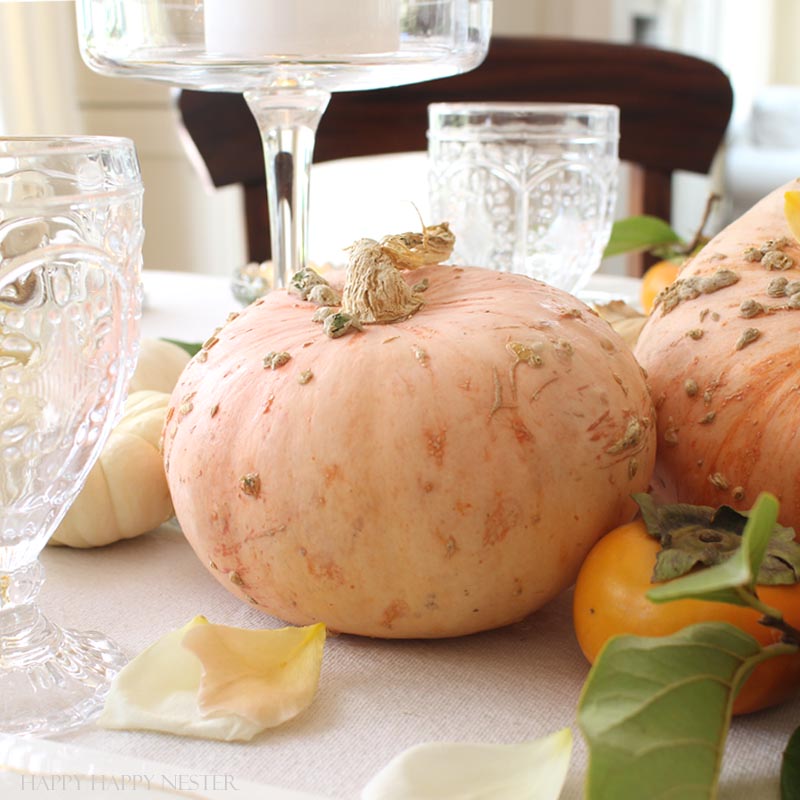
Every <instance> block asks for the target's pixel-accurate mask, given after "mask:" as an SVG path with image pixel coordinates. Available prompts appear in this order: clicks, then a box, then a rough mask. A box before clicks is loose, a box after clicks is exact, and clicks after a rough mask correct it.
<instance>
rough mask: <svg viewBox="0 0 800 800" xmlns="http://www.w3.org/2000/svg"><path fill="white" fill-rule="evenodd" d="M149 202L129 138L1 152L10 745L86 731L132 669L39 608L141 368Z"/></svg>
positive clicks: (0, 331) (104, 645)
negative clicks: (71, 519) (60, 534)
mask: <svg viewBox="0 0 800 800" xmlns="http://www.w3.org/2000/svg"><path fill="white" fill-rule="evenodd" d="M141 204H142V184H141V177H140V173H139V165H138V162H137V159H136V154H135V151H134V147H133V144H132V142H130V141H129V140H127V139H110V138H92V137H85V138H70V137H63V138H41V139H0V504H1V505H0V733H14V734H31V733H35V734H53V733H58V732H61V731H64V730H67V729H69V728H73V727H76V726H78V725H81V724H83V723H84V722H86V721H87V720H88V719H90V718H91V717H92V716H93V714H94V713H95V712H96V711H99V709H100V707H101V706H102V704H103V701H104V698H105V695H106V692H107V689H108V685H109V682H110V679H111V678H112V677H113V675H114V674H115V673H116V672H117V671H118V669H119V668H120V667H121V666H122V664H123V663H124V658H123V656H122V654H121V652H120V651H119V650H118V648H117V647H116V645H114V644H113V642H111V641H109V640H108V639H106V638H105V637H104V636H103V635H102V634H99V633H78V632H76V631H72V630H63V629H61V628H59V627H58V626H57V625H55V624H53V623H52V622H50V621H49V620H48V619H47V618H46V617H45V616H44V615H43V614H42V612H41V611H40V610H39V608H38V606H37V603H36V598H37V595H38V594H39V591H40V588H41V585H42V581H43V579H44V573H43V569H42V567H41V565H40V563H39V560H38V558H39V553H40V552H41V550H42V548H43V547H44V545H45V543H46V542H47V539H48V537H49V536H50V534H51V533H52V532H53V530H54V529H55V528H56V526H57V525H58V523H59V522H60V521H61V519H62V517H63V516H64V514H65V513H66V511H67V509H68V508H69V505H70V503H71V502H72V501H73V500H74V498H75V496H76V495H77V493H78V492H79V491H80V489H81V487H82V486H83V483H84V481H85V479H86V476H87V474H88V472H89V469H90V468H91V466H92V465H93V463H94V462H95V460H96V459H97V456H98V455H99V452H100V449H101V447H102V446H103V443H104V442H105V439H106V436H107V434H108V433H109V431H110V429H111V427H112V426H113V424H114V422H115V421H116V419H117V418H118V416H119V414H120V413H121V409H122V403H123V400H124V397H125V393H126V390H127V384H128V381H129V379H130V377H131V375H132V372H133V368H134V366H135V362H136V355H137V351H138V341H139V320H140V317H141V288H140V278H139V273H140V267H141V249H142V240H143V238H144V234H143V230H142V224H141ZM74 581H75V587H76V591H77V590H80V588H81V586H80V584H81V576H80V574H79V573H78V572H77V571H76V573H75V575H74Z"/></svg>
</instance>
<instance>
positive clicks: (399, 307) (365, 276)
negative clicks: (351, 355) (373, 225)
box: [342, 222, 455, 324]
mask: <svg viewBox="0 0 800 800" xmlns="http://www.w3.org/2000/svg"><path fill="white" fill-rule="evenodd" d="M454 242H455V237H454V236H453V234H452V233H451V232H450V229H449V228H448V226H447V223H446V222H445V223H442V224H441V225H432V226H428V227H426V228H424V229H423V231H422V233H402V234H399V235H397V236H386V237H384V238H383V239H382V240H381V241H380V242H376V241H375V240H374V239H359V240H358V241H357V242H356V243H355V244H353V245H352V246H351V247H350V261H349V263H348V265H347V277H346V279H345V285H344V291H343V292H342V311H344V312H345V313H346V314H350V315H351V316H353V317H355V318H357V319H359V320H360V321H361V322H363V323H381V324H383V323H387V322H397V321H399V320H401V319H406V318H408V317H410V316H411V315H412V314H414V313H415V312H417V311H418V310H419V309H420V307H421V306H422V296H421V295H420V294H418V293H416V292H414V290H413V289H412V288H411V287H410V286H409V285H408V284H407V283H406V281H405V280H404V279H403V276H402V275H401V274H400V270H401V269H417V268H418V267H421V266H425V265H427V264H439V263H441V262H442V261H445V260H446V259H447V258H449V256H450V253H451V252H452V250H453V244H454Z"/></svg>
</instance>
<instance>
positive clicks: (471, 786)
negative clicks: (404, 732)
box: [361, 728, 572, 800]
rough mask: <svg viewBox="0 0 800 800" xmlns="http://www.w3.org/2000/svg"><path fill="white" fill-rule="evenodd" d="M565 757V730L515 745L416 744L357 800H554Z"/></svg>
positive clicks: (568, 740) (569, 749)
mask: <svg viewBox="0 0 800 800" xmlns="http://www.w3.org/2000/svg"><path fill="white" fill-rule="evenodd" d="M571 753H572V732H571V731H570V730H569V728H565V729H564V730H561V731H558V732H557V733H554V734H551V735H550V736H547V737H545V738H543V739H537V740H535V741H530V742H523V743H521V744H511V745H504V744H465V743H452V744H451V743H447V742H437V743H431V744H422V745H418V746H417V747H412V748H410V749H409V750H406V751H404V752H403V753H401V754H400V755H399V756H397V757H396V758H394V759H393V760H392V761H390V762H389V764H387V766H385V767H384V768H383V769H382V770H381V771H380V772H379V773H378V774H377V775H376V776H375V777H374V778H373V779H372V780H371V781H370V782H369V783H368V784H367V785H366V786H365V787H364V790H363V791H362V793H361V800H557V798H558V797H559V795H560V794H561V790H562V788H563V787H564V781H565V780H566V777H567V768H568V766H569V759H570V755H571Z"/></svg>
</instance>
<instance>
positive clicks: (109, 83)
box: [0, 0, 800, 275]
mask: <svg viewBox="0 0 800 800" xmlns="http://www.w3.org/2000/svg"><path fill="white" fill-rule="evenodd" d="M74 14H75V11H74V7H73V5H72V3H68V2H56V1H52V0H47V1H45V2H27V1H26V0H0V134H1V135H24V136H30V135H37V134H55V133H70V134H75V133H86V134H108V135H119V136H129V137H131V138H132V139H134V141H135V143H136V145H137V149H138V152H139V157H140V160H141V165H142V172H143V176H144V182H145V187H146V192H147V194H146V203H145V228H146V230H147V238H146V243H145V267H146V268H149V269H167V270H179V271H193V272H199V273H206V274H219V275H230V274H231V272H232V271H233V270H234V268H236V267H238V266H240V265H241V264H243V263H244V262H245V261H246V260H247V259H246V246H245V230H244V215H243V200H242V193H241V190H240V189H239V187H236V186H233V187H226V188H224V189H219V190H215V189H213V188H212V187H211V186H210V185H209V184H208V182H207V181H205V180H204V179H203V176H202V171H201V170H197V169H196V168H195V166H194V165H193V163H192V160H191V158H190V156H189V154H188V152H189V151H188V149H187V148H186V147H185V146H184V142H183V141H182V137H181V132H180V126H179V125H178V122H177V115H176V112H175V110H174V99H173V93H172V90H171V89H169V88H168V87H165V86H160V85H155V84H147V83H144V82H140V81H134V80H120V79H109V78H102V77H100V76H98V75H96V74H94V73H92V72H90V71H89V69H88V68H86V67H85V66H84V65H83V63H82V62H81V59H80V55H79V54H78V50H77V39H76V33H75V20H74ZM494 20H495V22H494V33H496V34H498V35H506V36H531V35H537V36H560V37H574V38H584V39H596V40H606V41H615V42H623V43H624V42H628V43H637V44H645V45H652V46H655V47H664V48H668V49H673V50H679V51H682V52H686V53H689V54H692V55H695V56H699V57H701V58H705V59H707V60H709V61H712V62H714V63H716V64H717V65H718V66H720V67H721V68H722V69H723V71H724V72H726V73H727V75H728V76H729V78H730V80H731V83H732V85H733V89H734V95H735V105H734V112H733V119H732V123H731V126H730V129H729V133H728V137H727V141H726V144H725V146H724V147H723V148H722V150H721V151H720V154H719V156H718V158H717V162H716V165H715V167H714V169H713V170H712V173H711V175H710V176H698V175H690V174H688V173H687V174H678V175H677V176H676V177H675V179H674V181H675V185H674V187H673V224H674V226H675V227H676V229H677V230H678V232H679V233H681V234H683V235H684V236H685V237H687V238H691V235H692V234H693V232H694V230H695V228H696V227H697V225H698V223H699V221H700V218H701V217H702V213H703V208H704V206H705V203H706V198H707V196H708V194H709V192H711V191H717V192H719V193H721V194H722V196H723V202H722V203H720V204H719V206H718V207H717V209H716V211H715V214H714V216H713V218H712V220H711V223H710V226H709V230H713V229H718V228H719V227H721V226H722V225H724V224H725V222H727V221H728V220H729V219H730V218H732V217H733V216H736V215H738V214H739V213H741V212H742V211H743V210H744V209H745V208H747V207H748V206H749V205H750V204H751V203H752V202H753V201H754V200H755V199H757V198H758V197H760V196H761V195H763V194H765V193H766V192H768V191H769V190H770V189H772V188H774V187H775V186H778V185H780V184H781V183H784V182H785V181H788V180H790V179H791V178H794V177H797V176H798V175H800V136H798V135H797V132H798V130H800V57H798V49H797V46H796V33H797V31H800V2H798V1H797V0H494ZM475 99H476V100H480V99H481V98H475ZM254 125H255V123H254ZM691 135H692V120H691V119H687V120H686V136H687V137H690V136H691ZM621 188H622V191H621V193H620V202H619V206H618V212H617V213H618V216H624V215H625V214H626V192H625V191H624V189H625V176H624V175H623V177H622V181H621ZM312 202H313V201H312ZM622 268H623V267H620V266H619V265H617V264H613V263H612V264H610V265H606V266H605V269H606V270H609V271H619V270H620V269H622Z"/></svg>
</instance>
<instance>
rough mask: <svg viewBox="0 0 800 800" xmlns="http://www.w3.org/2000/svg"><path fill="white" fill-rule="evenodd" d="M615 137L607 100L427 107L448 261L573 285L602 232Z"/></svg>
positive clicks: (593, 265)
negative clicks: (449, 243)
mask: <svg viewBox="0 0 800 800" xmlns="http://www.w3.org/2000/svg"><path fill="white" fill-rule="evenodd" d="M618 139H619V109H618V108H617V107H616V106H609V105H582V104H570V103H567V104H560V103H559V104H555V103H434V104H432V105H431V106H430V107H429V128H428V156H429V177H430V186H429V188H430V200H431V212H432V215H433V218H434V219H436V220H446V221H448V222H449V223H450V226H451V228H452V230H453V232H454V233H455V235H456V246H455V252H454V259H455V261H456V262H457V263H461V264H470V265H473V266H483V267H491V268H493V269H496V270H501V271H504V272H518V273H521V274H523V275H528V276H530V277H532V278H538V279H539V280H542V281H545V282H546V283H549V284H552V285H553V286H557V287H559V288H561V289H565V290H567V291H570V292H575V291H577V290H579V289H580V288H581V287H582V286H584V285H585V284H586V282H587V281H588V280H589V278H590V277H591V275H592V273H593V272H594V271H595V270H596V269H597V267H598V266H599V265H600V259H601V257H602V254H603V249H604V248H605V245H606V244H607V243H608V238H609V236H610V234H611V224H612V221H613V212H614V205H615V200H616V188H617V168H618V157H617V144H618Z"/></svg>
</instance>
